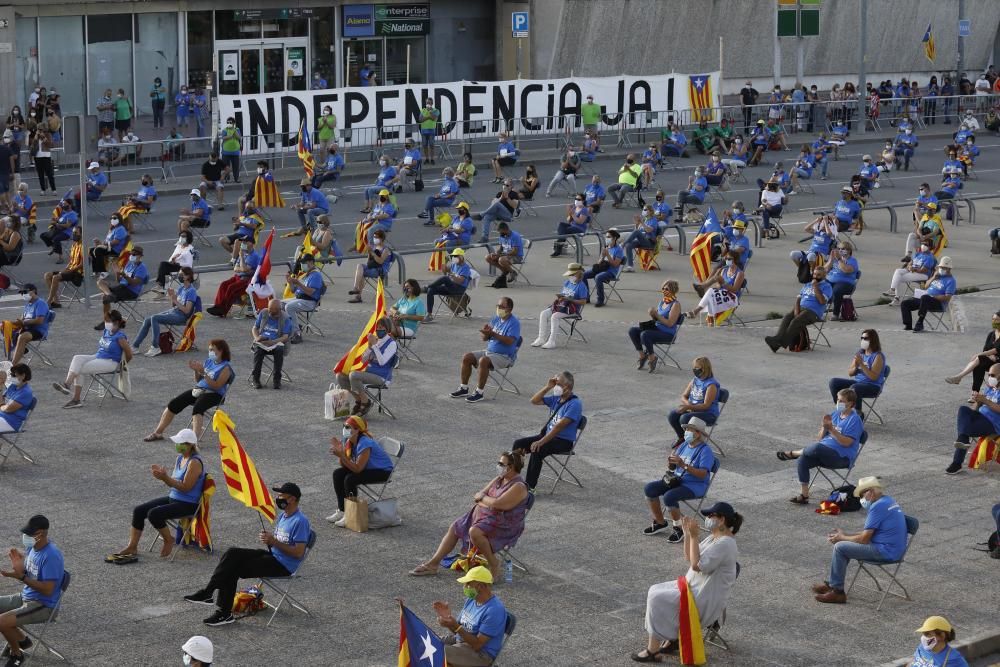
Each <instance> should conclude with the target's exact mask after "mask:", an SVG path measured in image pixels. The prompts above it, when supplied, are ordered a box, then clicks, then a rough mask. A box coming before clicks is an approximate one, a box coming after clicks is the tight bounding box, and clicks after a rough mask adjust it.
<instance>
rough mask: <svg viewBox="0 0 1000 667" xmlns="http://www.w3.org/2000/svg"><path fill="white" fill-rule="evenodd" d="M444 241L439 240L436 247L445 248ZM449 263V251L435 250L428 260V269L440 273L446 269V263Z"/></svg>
mask: <svg viewBox="0 0 1000 667" xmlns="http://www.w3.org/2000/svg"><path fill="white" fill-rule="evenodd" d="M445 245H446V244H445V242H444V241H438V242H437V243H436V244H435V245H434V247H435V248H444V247H445ZM447 263H448V253H447V252H445V251H444V250H435V251H434V252H432V253H431V258H430V259H429V260H428V261H427V270H428V271H430V272H431V273H440V272H441V271H443V270H444V265H445V264H447Z"/></svg>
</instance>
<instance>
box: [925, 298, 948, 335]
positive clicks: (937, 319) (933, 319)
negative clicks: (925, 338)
mask: <svg viewBox="0 0 1000 667" xmlns="http://www.w3.org/2000/svg"><path fill="white" fill-rule="evenodd" d="M953 298H954V297H952V299H953ZM952 299H948V305H947V306H946V307H945V308H944V310H928V311H927V319H926V320H925V323H924V327H925V328H926V329H929V330H930V331H938V330H939V329H944V330H945V331H951V330H953V329H954V328H955V317H954V316H953V315H952V313H951V301H952ZM945 315H947V316H948V324H945V323H944V316H945Z"/></svg>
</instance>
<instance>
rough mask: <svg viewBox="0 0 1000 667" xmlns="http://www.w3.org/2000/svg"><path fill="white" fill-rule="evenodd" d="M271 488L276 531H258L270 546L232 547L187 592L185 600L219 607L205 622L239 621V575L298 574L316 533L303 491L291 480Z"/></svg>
mask: <svg viewBox="0 0 1000 667" xmlns="http://www.w3.org/2000/svg"><path fill="white" fill-rule="evenodd" d="M271 490H272V491H274V492H275V493H276V494H277V495H276V496H275V498H274V504H275V506H276V507H277V508H278V509H279V510H281V514H279V515H278V519H277V521H276V522H275V525H274V532H269V531H267V530H261V531H260V533H258V535H257V539H258V540H259V541H260V543H261V544H263V545H264V546H265V547H267V548H266V549H243V548H240V547H230V548H229V549H227V550H226V552H225V553H224V554H222V558H221V559H220V560H219V564H218V565H216V566H215V571H214V572H212V578H211V579H209V580H208V583H207V584H206V585H205V587H204V588H202V589H200V590H198V591H195V592H194V593H192V594H190V595H185V596H184V599H185V600H187V601H188V602H192V603H194V604H204V605H211V604H215V606H216V607H217V609H216V611H215V613H214V614H212V615H211V616H209V617H208V618H206V619H205V620H204V623H205V625H212V626H216V625H227V624H229V623H234V622H235V621H236V618H235V617H234V616H233V598H234V597H236V587H237V584H239V580H240V579H253V578H258V577H287V576H289V575H291V574H295V571H296V570H298V569H299V565H301V564H302V561H303V560H305V557H306V552H307V549H308V544H309V542H310V540H311V539H313V536H314V535H315V533H314V532H313V529H312V528H311V527H310V525H309V519H307V518H306V515H305V514H303V513H302V510H300V509H299V501H300V500H301V499H302V491H301V490H300V489H299V486H298V484H293V483H292V482H285V483H284V484H282V485H281V486H275V487H272V488H271ZM216 591H218V594H217V595H216V593H215V592H216ZM213 598H214V602H213Z"/></svg>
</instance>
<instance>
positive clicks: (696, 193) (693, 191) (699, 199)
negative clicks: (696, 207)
mask: <svg viewBox="0 0 1000 667" xmlns="http://www.w3.org/2000/svg"><path fill="white" fill-rule="evenodd" d="M704 172H705V170H704V168H702V167H695V168H694V175H693V176H690V177H688V187H687V190H681V191H680V192H678V193H677V221H678V222H679V223H681V222H683V221H684V205H685V204H702V203H704V202H705V195H706V194H707V193H708V181H707V180H706V179H705V175H704Z"/></svg>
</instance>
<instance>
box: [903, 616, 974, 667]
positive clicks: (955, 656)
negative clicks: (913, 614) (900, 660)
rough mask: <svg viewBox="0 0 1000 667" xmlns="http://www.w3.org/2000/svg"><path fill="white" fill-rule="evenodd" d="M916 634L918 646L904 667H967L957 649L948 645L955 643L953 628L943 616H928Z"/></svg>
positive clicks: (967, 664)
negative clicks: (944, 666)
mask: <svg viewBox="0 0 1000 667" xmlns="http://www.w3.org/2000/svg"><path fill="white" fill-rule="evenodd" d="M917 633H918V634H920V635H921V637H920V645H919V646H917V648H916V650H915V651H914V652H913V659H912V660H910V661H909V662H908V663H906V667H924V666H926V667H934V665H947V666H948V667H969V663H968V662H966V661H965V658H964V657H963V656H962V654H961V653H959V651H958V649H956V648H955V647H953V646H951V645H950V644H949V643H948V642H953V641H955V628H953V627H952V625H951V623H949V622H948V619H946V618H945V617H944V616H928V617H927V620H925V621H924V624H923V625H921V626H920V627H919V628H917Z"/></svg>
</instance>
